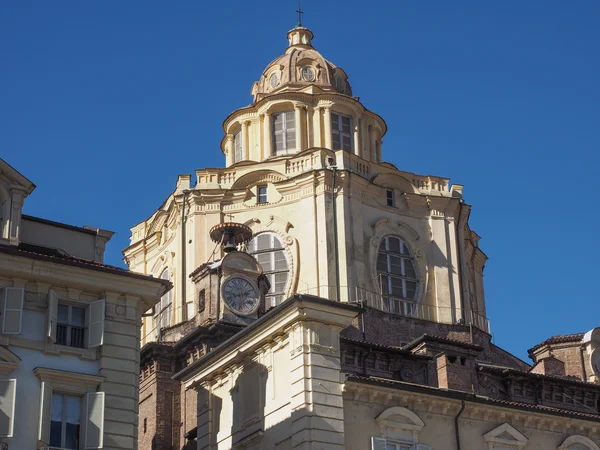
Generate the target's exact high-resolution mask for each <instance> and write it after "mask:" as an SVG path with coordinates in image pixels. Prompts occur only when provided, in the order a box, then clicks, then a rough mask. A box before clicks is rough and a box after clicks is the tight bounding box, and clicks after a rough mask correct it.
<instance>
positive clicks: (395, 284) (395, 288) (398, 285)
mask: <svg viewBox="0 0 600 450" xmlns="http://www.w3.org/2000/svg"><path fill="white" fill-rule="evenodd" d="M391 294H392V295H394V296H396V297H404V291H403V290H402V279H400V278H394V277H392V292H391Z"/></svg>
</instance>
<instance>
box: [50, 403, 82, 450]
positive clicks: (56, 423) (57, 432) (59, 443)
mask: <svg viewBox="0 0 600 450" xmlns="http://www.w3.org/2000/svg"><path fill="white" fill-rule="evenodd" d="M81 403H82V398H81V397H77V396H73V395H64V394H57V393H53V394H52V400H51V406H50V443H49V444H50V447H56V448H64V449H78V448H80V445H79V436H80V434H79V433H80V431H79V428H80V426H81Z"/></svg>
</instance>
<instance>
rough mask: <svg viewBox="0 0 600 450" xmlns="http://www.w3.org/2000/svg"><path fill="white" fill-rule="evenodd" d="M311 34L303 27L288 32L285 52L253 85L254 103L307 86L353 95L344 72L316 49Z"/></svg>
mask: <svg viewBox="0 0 600 450" xmlns="http://www.w3.org/2000/svg"><path fill="white" fill-rule="evenodd" d="M313 36H314V35H313V33H312V31H310V30H309V29H308V28H305V27H303V26H297V27H296V28H294V29H292V30H290V31H288V34H287V38H288V41H289V46H288V48H287V49H286V51H285V53H284V54H283V55H281V56H280V57H278V58H276V59H275V60H274V61H272V62H271V63H270V64H269V65H268V66H267V68H266V69H265V70H264V71H263V73H262V75H261V77H260V79H259V80H258V81H256V82H254V85H253V86H252V95H253V96H254V101H255V102H257V101H259V100H261V99H263V98H264V97H267V96H269V95H273V94H278V93H280V92H289V91H300V90H305V89H306V88H307V87H308V86H316V87H318V88H319V89H320V90H321V91H325V92H339V93H341V94H344V95H348V96H352V88H351V87H350V83H348V76H347V75H346V72H344V70H342V69H341V68H339V67H336V66H335V65H334V64H333V63H331V62H329V61H327V60H326V59H325V58H323V56H322V55H321V54H320V53H319V52H318V51H317V50H315V48H314V47H313V46H312V39H313Z"/></svg>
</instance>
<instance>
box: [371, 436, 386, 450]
mask: <svg viewBox="0 0 600 450" xmlns="http://www.w3.org/2000/svg"><path fill="white" fill-rule="evenodd" d="M385 447H386V442H385V439H383V438H376V437H372V438H371V450H385Z"/></svg>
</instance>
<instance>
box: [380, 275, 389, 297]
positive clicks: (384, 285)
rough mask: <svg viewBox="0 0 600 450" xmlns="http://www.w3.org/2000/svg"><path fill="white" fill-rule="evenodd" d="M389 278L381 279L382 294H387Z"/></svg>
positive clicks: (383, 277)
mask: <svg viewBox="0 0 600 450" xmlns="http://www.w3.org/2000/svg"><path fill="white" fill-rule="evenodd" d="M389 280H390V279H389V277H386V276H382V277H381V292H382V293H384V294H387V293H389Z"/></svg>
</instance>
